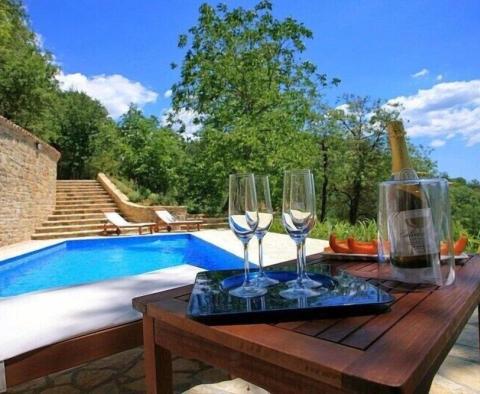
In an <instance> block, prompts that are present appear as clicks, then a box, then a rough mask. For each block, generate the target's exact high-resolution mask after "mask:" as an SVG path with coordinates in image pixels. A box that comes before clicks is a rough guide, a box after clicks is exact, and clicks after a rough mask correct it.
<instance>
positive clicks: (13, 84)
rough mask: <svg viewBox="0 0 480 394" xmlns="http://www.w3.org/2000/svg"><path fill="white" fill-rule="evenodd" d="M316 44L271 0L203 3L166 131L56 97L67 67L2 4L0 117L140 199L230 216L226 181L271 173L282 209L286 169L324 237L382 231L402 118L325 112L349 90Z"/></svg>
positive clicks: (363, 106) (459, 187) (355, 103)
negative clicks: (308, 54)
mask: <svg viewBox="0 0 480 394" xmlns="http://www.w3.org/2000/svg"><path fill="white" fill-rule="evenodd" d="M311 38H312V32H311V31H310V30H309V29H308V28H307V27H306V26H304V25H303V24H302V23H300V22H298V21H296V20H294V19H293V18H289V17H288V18H284V19H278V18H275V17H274V16H273V13H272V3H271V2H269V1H265V0H262V1H260V2H259V3H258V4H257V5H256V6H254V7H253V8H250V9H245V8H242V7H236V8H229V7H227V6H226V5H225V4H219V5H218V6H216V7H214V6H211V5H209V4H203V5H202V6H201V7H200V9H199V17H198V21H197V22H196V24H195V25H194V26H193V27H191V28H190V29H189V30H188V32H187V34H185V35H182V36H180V38H179V43H178V45H179V47H180V48H181V50H182V51H183V54H184V57H183V60H182V62H181V65H180V77H179V80H178V81H177V83H175V84H174V86H173V87H172V91H173V95H172V100H173V101H172V103H173V111H171V112H170V114H171V116H170V122H171V124H170V127H167V126H165V125H163V124H161V123H160V122H159V120H158V119H157V118H156V117H153V116H146V115H145V114H143V113H142V111H141V110H140V109H138V108H136V107H135V106H131V107H130V109H129V111H128V112H127V113H126V114H125V115H124V116H123V117H122V118H121V119H120V120H118V121H114V120H112V119H111V118H110V117H109V116H108V113H107V111H106V109H105V108H104V107H103V106H102V105H101V104H100V103H99V102H98V101H96V100H94V99H92V98H90V97H88V96H87V95H86V94H84V93H79V92H61V91H60V89H59V87H58V85H57V82H56V80H55V75H56V73H58V72H59V71H60V70H59V67H58V66H56V65H55V64H54V62H53V57H52V55H50V54H49V53H48V52H47V51H46V50H44V49H43V48H42V47H41V46H40V45H39V44H38V40H37V39H36V36H35V34H34V33H33V32H32V31H31V29H30V27H29V24H28V18H27V15H26V13H25V11H24V9H23V8H22V4H21V3H20V1H19V0H0V114H2V115H4V116H6V117H7V118H10V119H11V120H13V121H14V122H16V123H18V124H20V125H21V126H24V127H26V128H28V129H29V130H31V131H32V132H34V133H35V134H37V135H39V136H40V137H42V138H44V139H46V140H47V141H48V142H51V143H53V144H55V146H56V147H57V148H58V149H59V150H60V151H61V153H62V158H61V161H60V163H59V176H60V177H62V178H88V177H94V176H95V175H96V173H97V172H99V171H103V172H107V173H109V174H110V175H113V176H114V177H115V178H118V179H120V180H119V181H118V182H119V183H118V184H120V185H123V186H122V187H123V188H124V189H125V190H126V192H127V193H128V195H129V196H130V198H131V199H132V200H133V201H142V200H144V199H147V200H148V201H149V202H150V203H152V204H186V205H188V207H189V209H190V211H192V212H203V213H210V214H225V210H226V203H227V192H228V185H227V180H228V175H229V174H230V173H234V172H247V171H248V172H255V173H257V174H268V175H270V182H271V191H272V197H273V198H272V200H273V203H274V206H275V208H276V209H277V210H278V209H280V207H281V195H282V183H283V172H284V170H286V169H293V168H310V169H312V170H313V173H314V175H315V181H316V188H317V198H318V204H317V207H318V216H319V218H320V219H321V220H322V221H324V224H325V225H324V229H327V228H329V225H328V223H331V222H337V221H338V220H342V221H348V222H350V223H354V222H358V221H359V220H360V221H362V220H364V219H367V220H368V219H372V218H373V219H374V218H375V216H376V210H377V208H376V202H377V198H378V183H379V182H381V181H383V180H385V179H388V178H389V177H390V152H389V148H388V144H387V138H386V133H385V126H386V123H387V122H388V121H389V120H391V119H395V118H397V117H398V116H399V114H398V112H397V109H396V108H392V109H389V108H388V107H387V106H386V105H385V104H384V102H382V101H381V100H375V99H371V98H368V97H357V96H353V95H348V96H345V97H344V98H343V99H342V102H341V103H339V104H340V105H338V104H337V105H336V106H335V107H331V106H329V105H327V104H326V103H325V102H324V101H323V97H322V92H323V89H324V88H325V87H327V86H331V85H336V84H338V83H339V80H338V79H332V80H328V79H327V76H326V75H325V74H323V73H321V72H319V71H318V70H317V68H316V66H315V65H314V64H313V63H311V62H309V61H308V60H305V59H303V57H302V56H304V51H305V49H306V43H307V42H308V40H309V39H311ZM174 66H175V65H174ZM181 113H184V114H185V113H188V114H193V115H194V117H195V122H196V123H197V124H198V125H199V126H200V128H199V131H198V132H197V134H196V135H195V136H190V137H189V138H183V137H182V133H181V132H182V131H183V129H182V128H180V133H178V132H176V131H174V129H175V130H177V129H176V128H174V127H173V126H174V124H175V123H176V122H178V115H179V114H181ZM410 153H411V156H412V160H413V163H414V166H415V168H416V169H417V171H418V172H419V174H420V175H421V176H429V175H432V174H434V175H436V165H435V163H434V162H432V161H431V160H430V159H429V154H430V152H429V151H428V150H426V149H425V148H423V147H421V146H413V145H410ZM451 182H452V184H451V201H452V212H453V216H454V218H455V219H456V220H457V222H458V223H460V225H461V226H463V228H465V229H466V230H468V231H470V232H476V230H478V228H476V225H477V223H478V221H479V220H480V217H479V212H480V186H479V183H478V182H470V183H469V182H466V181H465V180H462V179H461V178H459V179H452V180H451ZM365 223H370V224H371V223H373V222H370V221H367V222H365ZM372 226H373V225H372ZM372 226H370V225H369V226H368V228H369V229H371V228H372ZM337 229H338V228H337ZM369 231H370V230H369Z"/></svg>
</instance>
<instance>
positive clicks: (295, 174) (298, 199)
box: [280, 170, 322, 299]
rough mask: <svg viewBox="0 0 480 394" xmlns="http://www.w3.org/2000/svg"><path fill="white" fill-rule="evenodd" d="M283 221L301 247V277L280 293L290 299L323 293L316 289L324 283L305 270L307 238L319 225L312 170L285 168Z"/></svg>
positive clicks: (299, 258) (298, 273)
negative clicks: (316, 218)
mask: <svg viewBox="0 0 480 394" xmlns="http://www.w3.org/2000/svg"><path fill="white" fill-rule="evenodd" d="M282 222H283V226H284V227H285V230H286V231H287V233H288V235H290V237H291V238H292V240H293V241H294V242H295V244H296V246H297V279H296V280H294V281H292V282H290V283H289V284H290V287H289V288H288V289H286V290H283V291H281V292H280V295H281V296H282V297H284V298H289V299H293V298H299V297H313V296H316V295H319V294H320V292H318V291H316V290H314V288H315V287H320V286H322V284H321V283H319V282H317V281H315V280H312V279H311V278H309V277H308V275H307V273H306V272H305V270H306V264H307V263H306V255H305V239H306V238H307V235H308V233H309V232H310V231H311V230H312V228H313V226H314V225H315V188H314V183H313V175H312V174H311V173H310V170H292V171H285V177H284V181H283V208H282Z"/></svg>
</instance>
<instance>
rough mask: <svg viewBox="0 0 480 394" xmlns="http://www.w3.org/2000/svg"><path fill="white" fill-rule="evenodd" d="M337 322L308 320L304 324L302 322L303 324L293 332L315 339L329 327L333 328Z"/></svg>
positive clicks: (335, 320) (332, 320) (333, 320)
mask: <svg viewBox="0 0 480 394" xmlns="http://www.w3.org/2000/svg"><path fill="white" fill-rule="evenodd" d="M339 320H340V319H319V320H308V321H306V322H303V324H301V325H300V326H298V327H296V328H294V331H296V332H299V333H301V334H305V335H310V336H312V337H316V336H317V335H319V334H320V333H322V332H323V331H325V330H326V329H328V328H329V327H331V326H333V325H334V324H335V323H337V322H338V321H339Z"/></svg>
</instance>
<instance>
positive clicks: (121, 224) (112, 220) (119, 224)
mask: <svg viewBox="0 0 480 394" xmlns="http://www.w3.org/2000/svg"><path fill="white" fill-rule="evenodd" d="M104 215H105V218H106V219H107V221H108V222H107V223H105V224H104V226H103V231H104V233H105V234H107V226H108V225H109V224H112V225H113V226H115V227H116V230H115V231H116V233H117V235H120V234H121V229H131V228H138V233H139V234H140V235H142V228H143V227H148V229H149V230H150V234H152V233H153V229H154V227H155V226H156V224H155V223H132V222H127V221H126V220H125V219H124V218H123V217H121V216H120V215H119V214H118V213H116V212H104Z"/></svg>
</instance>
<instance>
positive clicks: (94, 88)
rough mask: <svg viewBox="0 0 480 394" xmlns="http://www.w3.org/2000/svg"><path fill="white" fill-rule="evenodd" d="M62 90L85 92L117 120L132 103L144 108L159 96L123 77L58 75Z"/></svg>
mask: <svg viewBox="0 0 480 394" xmlns="http://www.w3.org/2000/svg"><path fill="white" fill-rule="evenodd" d="M57 80H58V81H59V83H60V88H61V89H62V90H76V91H79V92H84V93H86V94H88V95H89V96H90V97H93V98H94V99H97V100H98V101H100V102H101V103H102V104H103V105H104V106H105V107H106V108H107V110H108V113H109V114H110V115H111V116H112V117H114V118H117V117H119V116H120V115H122V114H124V113H125V112H127V110H128V107H129V105H130V104H131V103H133V104H136V105H138V106H139V107H142V106H143V105H145V104H147V103H153V102H155V101H156V100H157V97H158V94H157V93H156V92H154V91H153V90H149V89H147V88H146V87H145V86H143V85H142V84H141V83H140V82H135V81H131V80H129V79H127V78H125V77H124V76H123V75H119V74H113V75H95V76H93V77H87V76H86V75H83V74H80V73H75V74H64V73H63V72H61V73H60V74H58V75H57Z"/></svg>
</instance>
